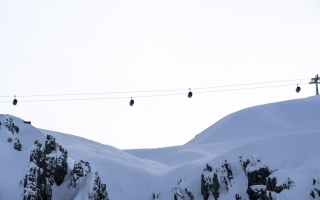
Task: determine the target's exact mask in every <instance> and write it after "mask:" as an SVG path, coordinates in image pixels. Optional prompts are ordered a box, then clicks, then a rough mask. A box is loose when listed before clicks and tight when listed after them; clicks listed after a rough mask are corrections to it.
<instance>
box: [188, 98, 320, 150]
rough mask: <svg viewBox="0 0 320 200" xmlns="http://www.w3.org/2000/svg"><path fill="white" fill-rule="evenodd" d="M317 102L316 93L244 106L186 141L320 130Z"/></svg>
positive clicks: (210, 140)
mask: <svg viewBox="0 0 320 200" xmlns="http://www.w3.org/2000/svg"><path fill="white" fill-rule="evenodd" d="M319 104H320V98H319V96H315V97H309V98H306V99H298V100H290V101H284V102H278V103H272V104H266V105H261V106H255V107H251V108H246V109H244V110H241V111H238V112H235V113H232V114H230V115H228V116H226V117H224V118H223V119H221V120H220V121H218V122H217V123H215V124H213V125H212V126H210V127H209V128H207V129H206V130H204V131H203V132H202V133H200V135H198V136H199V137H198V136H197V137H196V138H194V139H193V140H191V141H189V142H188V143H187V145H190V144H209V143H212V142H224V141H238V140H243V139H256V138H263V137H268V136H271V135H279V134H284V133H298V132H306V131H314V130H320V123H319V121H320V120H319V113H320V106H319ZM200 136H201V137H200Z"/></svg>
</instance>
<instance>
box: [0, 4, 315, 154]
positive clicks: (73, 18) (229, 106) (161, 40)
mask: <svg viewBox="0 0 320 200" xmlns="http://www.w3.org/2000/svg"><path fill="white" fill-rule="evenodd" d="M319 55H320V1H318V0H268V1H256V0H249V1H248V0H243V1H242V0H241V1H239V0H223V1H217V0H198V1H195V0H194V1H191V0H135V1H132V0H116V1H109V0H94V1H92V0H91V1H84V0H69V1H62V0H55V1H42V0H39V1H32V0H30V1H17V0H1V1H0V69H1V72H0V77H1V78H0V83H1V86H2V87H1V89H0V96H9V97H0V101H10V102H3V103H0V113H2V114H11V115H15V116H17V117H20V118H22V119H24V120H28V121H29V120H30V121H31V122H32V125H34V126H36V127H38V128H43V129H48V130H54V131H59V132H64V133H69V134H73V135H77V136H81V137H84V138H88V139H91V140H95V141H98V142H100V143H103V144H108V145H111V146H114V147H117V148H120V149H131V148H135V149H136V148H159V147H166V146H175V145H182V144H184V143H186V142H188V141H189V140H191V139H192V138H194V137H195V135H196V134H198V133H200V132H201V131H203V130H204V129H206V128H207V127H209V126H210V125H212V124H214V123H215V122H216V121H218V120H219V119H221V118H223V117H224V116H226V115H228V114H230V113H232V112H235V111H238V110H241V109H244V108H247V107H251V106H255V105H259V104H265V103H272V102H277V101H284V100H290V99H297V98H305V97H308V96H312V95H315V85H309V84H307V83H308V82H309V81H310V79H311V78H312V77H314V76H315V75H316V74H317V73H319V72H320V57H319ZM293 79H304V80H299V81H292V82H279V83H272V84H269V85H272V86H275V85H279V84H292V86H287V87H273V88H266V89H262V88H261V89H252V90H240V91H229V92H210V93H197V92H200V91H203V90H197V89H194V90H192V88H202V87H215V86H225V85H238V84H245V83H259V82H270V81H281V80H293ZM298 83H305V84H304V85H301V88H302V90H301V92H300V93H299V94H297V93H296V92H295V87H296V86H295V85H296V84H298ZM256 86H264V85H250V87H256ZM244 87H247V86H239V87H237V88H244ZM189 88H191V90H192V91H193V93H194V95H193V97H192V98H191V99H189V98H187V93H188V91H189ZM171 89H185V91H184V90H183V91H174V92H173V93H181V92H182V93H185V94H183V95H175V96H164V97H149V98H141V97H140V98H139V97H138V96H145V95H158V94H167V93H168V92H162V93H159V92H158V93H157V92H156V93H121V94H112V95H110V94H109V95H102V94H100V95H86V96H55V97H50V96H49V97H48V96H43V95H53V94H79V93H107V92H128V91H149V90H152V91H153V90H171ZM220 89H229V88H220ZM212 90H213V89H211V91H212ZM171 93H172V92H171ZM14 95H17V99H18V105H16V106H13V105H12V103H11V101H12V100H13V96H14ZM25 95H40V96H34V97H23V96H25ZM41 95H42V96H41ZM119 96H121V97H126V98H120V99H103V100H102V99H100V100H90V101H57V102H23V101H28V100H52V99H58V100H61V99H70V98H71V99H74V98H76V99H81V98H108V97H112V98H113V97H119ZM131 96H132V97H133V98H134V100H135V104H134V106H132V107H131V106H129V101H130V97H131ZM135 96H136V98H135ZM235 131H236V130H235ZM58 142H59V141H58Z"/></svg>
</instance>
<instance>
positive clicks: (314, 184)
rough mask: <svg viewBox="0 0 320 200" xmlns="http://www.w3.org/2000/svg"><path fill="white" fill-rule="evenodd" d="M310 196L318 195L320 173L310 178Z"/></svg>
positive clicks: (319, 195) (319, 190) (319, 193)
mask: <svg viewBox="0 0 320 200" xmlns="http://www.w3.org/2000/svg"><path fill="white" fill-rule="evenodd" d="M310 195H311V196H312V198H314V199H315V198H316V197H320V174H318V175H317V176H316V177H315V178H314V179H313V180H312V189H311V192H310Z"/></svg>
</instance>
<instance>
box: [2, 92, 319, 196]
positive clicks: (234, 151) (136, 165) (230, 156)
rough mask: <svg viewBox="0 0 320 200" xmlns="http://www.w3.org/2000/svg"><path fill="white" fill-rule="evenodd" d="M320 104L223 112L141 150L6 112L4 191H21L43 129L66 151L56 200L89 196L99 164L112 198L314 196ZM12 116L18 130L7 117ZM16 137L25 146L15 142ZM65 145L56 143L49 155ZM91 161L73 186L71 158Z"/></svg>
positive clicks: (298, 103) (315, 99)
mask: <svg viewBox="0 0 320 200" xmlns="http://www.w3.org/2000/svg"><path fill="white" fill-rule="evenodd" d="M319 105H320V98H319V97H309V98H306V99H298V100H290V101H285V102H279V103H273V104H267V105H261V106H256V107H252V108H247V109H244V110H241V111H238V112H235V113H233V114H230V115H228V116H226V117H225V118H223V119H221V120H220V121H218V122H217V123H215V124H214V125H212V126H211V127H209V128H207V129H206V130H205V131H203V132H202V133H200V134H198V135H197V136H196V137H195V138H194V139H192V140H191V141H190V142H188V143H187V144H185V145H182V146H175V147H167V148H160V149H136V150H119V149H116V148H114V147H111V146H108V145H103V144H100V143H97V142H94V141H90V140H86V139H83V138H80V137H77V136H72V135H68V134H63V133H58V132H54V131H48V130H42V129H37V128H35V127H33V126H32V125H29V124H24V123H23V120H22V119H19V118H17V117H14V116H10V115H1V116H0V122H1V124H2V125H1V126H0V127H1V130H0V161H1V162H0V199H1V200H6V199H8V200H9V199H10V200H11V199H13V200H15V199H23V194H24V191H26V186H25V185H24V184H23V182H22V184H20V181H21V180H24V177H25V175H26V173H27V172H28V170H30V168H32V167H33V166H34V165H35V164H34V163H32V162H30V152H31V151H32V150H33V149H35V148H36V145H35V144H34V141H35V140H38V141H39V142H41V143H42V144H45V141H47V140H48V139H47V140H46V138H47V136H46V135H51V136H53V137H54V138H55V141H56V142H57V143H58V144H59V145H61V147H63V148H64V149H66V150H67V151H68V159H67V164H68V169H67V170H68V172H67V174H66V175H65V177H64V181H63V182H62V184H61V185H59V186H58V185H57V184H56V183H53V185H52V199H53V200H58V199H68V200H69V199H89V198H88V194H89V192H92V191H93V186H94V181H95V178H96V177H97V176H96V175H95V172H98V175H99V177H100V178H101V182H102V183H104V184H106V190H107V193H108V198H109V199H112V200H129V199H130V200H131V199H139V200H151V199H164V200H170V199H172V200H174V199H198V200H200V199H206V198H204V196H205V195H206V194H208V195H209V196H208V199H215V198H216V199H221V200H230V199H267V198H268V196H269V195H270V196H272V198H273V200H275V199H279V200H280V199H285V200H287V199H288V200H292V199H293V200H294V199H297V200H298V199H299V200H301V199H304V200H308V199H314V198H313V197H312V195H311V193H312V192H313V194H314V197H315V198H316V199H320V197H319V196H318V194H317V190H320V183H319V182H320V156H319V155H320V145H319V141H320V119H318V118H317V116H318V115H319V114H318V113H320V112H319V111H320V106H319ZM10 118H11V119H13V120H12V121H13V123H14V126H17V127H19V132H18V133H16V132H15V131H13V132H12V129H10V128H9V129H10V130H11V131H10V130H9V129H8V127H6V126H5V125H4V124H5V123H6V122H8V121H10ZM14 126H11V127H14ZM8 138H12V139H13V141H12V142H8ZM15 138H17V139H19V141H20V143H21V146H22V148H21V151H19V150H15V149H14V148H13V147H14V141H15ZM61 152H63V151H62V150H61V149H60V150H58V149H57V148H56V150H53V151H52V152H51V153H49V154H48V155H47V157H50V156H51V157H54V156H56V157H58V156H61ZM80 160H82V161H80ZM86 162H87V163H88V165H90V170H89V171H90V172H89V171H86V172H85V174H86V175H85V176H83V177H81V178H80V179H79V181H78V182H77V185H76V187H70V183H71V181H72V178H73V177H74V173H73V174H72V173H71V172H72V171H74V166H76V165H77V164H79V163H80V164H81V165H82V166H83V168H84V169H86V166H87V165H86ZM68 185H69V187H68ZM261 189H262V192H261ZM265 190H267V191H266V197H264V196H263V195H264V191H265ZM188 193H189V194H188ZM153 194H154V195H153ZM214 196H216V197H215V198H214ZM217 196H219V197H217ZM269 199H270V198H269Z"/></svg>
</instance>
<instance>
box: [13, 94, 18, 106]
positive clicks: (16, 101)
mask: <svg viewBox="0 0 320 200" xmlns="http://www.w3.org/2000/svg"><path fill="white" fill-rule="evenodd" d="M17 103H18V100H17V99H16V96H14V99H13V102H12V104H13V105H14V106H15V105H17Z"/></svg>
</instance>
